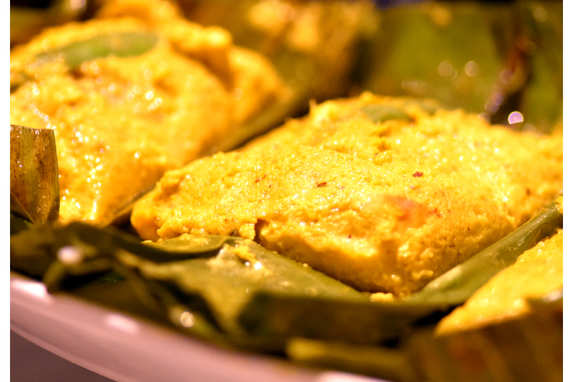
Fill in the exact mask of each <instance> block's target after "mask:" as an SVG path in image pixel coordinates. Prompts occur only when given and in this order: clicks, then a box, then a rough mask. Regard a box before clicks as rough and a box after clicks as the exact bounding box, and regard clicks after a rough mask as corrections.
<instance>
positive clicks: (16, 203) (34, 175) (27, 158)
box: [10, 125, 60, 223]
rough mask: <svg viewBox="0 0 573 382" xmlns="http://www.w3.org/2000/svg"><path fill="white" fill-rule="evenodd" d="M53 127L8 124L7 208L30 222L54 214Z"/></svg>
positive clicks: (57, 201)
mask: <svg viewBox="0 0 573 382" xmlns="http://www.w3.org/2000/svg"><path fill="white" fill-rule="evenodd" d="M59 206H60V191H59V183H58V159H57V156H56V141H55V137H54V131H53V130H49V129H31V128H27V127H22V126H16V125H11V126H10V210H11V211H13V212H14V213H16V214H18V215H20V216H22V217H24V218H25V219H27V220H29V221H31V222H33V223H45V222H49V221H54V220H56V219H57V218H58V210H59Z"/></svg>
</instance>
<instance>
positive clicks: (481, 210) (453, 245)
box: [131, 94, 562, 296]
mask: <svg viewBox="0 0 573 382" xmlns="http://www.w3.org/2000/svg"><path fill="white" fill-rule="evenodd" d="M532 156H533V157H534V158H535V160H534V161H532V160H531V158H532ZM561 188H562V140H561V137H560V136H558V135H553V136H541V135H538V134H525V133H524V134H520V133H516V132H512V131H510V130H508V129H507V128H504V127H502V126H490V125H488V124H487V123H486V122H485V121H484V120H483V119H481V118H480V117H478V116H476V115H470V114H466V113H463V112H462V111H459V110H457V111H446V110H441V109H439V108H436V107H435V105H432V104H431V103H428V102H417V101H413V100H409V99H393V98H385V97H378V96H375V95H372V94H363V95H362V96H361V97H358V98H355V99H346V100H338V101H329V102H325V103H323V104H321V105H318V106H314V107H313V108H312V110H311V112H310V115H309V116H308V117H306V118H303V119H298V120H293V121H290V122H288V123H287V124H286V125H285V126H284V127H282V128H279V129H277V130H275V131H274V132H272V133H270V134H268V135H267V136H265V137H263V138H260V139H259V140H257V141H255V142H253V143H251V144H250V145H249V146H247V147H246V148H245V149H243V150H240V151H237V152H232V153H227V154H217V155H215V156H212V157H210V158H206V159H201V160H198V161H195V162H193V163H191V164H189V165H188V166H186V167H184V168H182V169H179V170H174V171H170V172H168V173H166V174H165V175H164V177H163V178H162V179H161V181H159V183H158V184H157V185H156V187H155V189H154V190H153V191H152V192H151V193H150V194H148V195H147V196H146V197H145V198H143V199H142V200H140V201H139V202H138V203H137V204H136V205H135V208H134V211H133V214H132V217H131V221H132V224H133V226H134V227H135V229H136V230H137V231H138V233H139V234H140V235H141V236H142V237H143V238H146V239H152V240H156V239H158V238H169V237H174V236H178V235H180V234H183V233H194V234H222V235H228V234H232V235H239V236H242V237H245V238H249V239H253V240H255V241H257V242H259V243H261V244H262V245H263V246H264V247H266V248H269V249H273V250H276V251H278V252H279V253H281V254H283V255H286V256H290V257H292V258H294V259H296V260H299V261H302V262H305V263H308V264H310V265H311V266H312V267H314V268H315V269H318V270H320V271H323V272H325V273H327V274H329V275H331V276H333V277H335V278H337V279H339V280H342V281H344V282H346V283H348V284H350V285H353V286H355V287H357V288H358V289H361V290H366V291H377V292H391V293H393V294H395V295H399V296H403V295H407V294H409V293H412V292H414V291H416V290H418V289H420V288H421V287H423V286H424V285H425V284H427V283H428V282H429V281H430V280H432V279H434V278H436V277H437V276H439V275H440V274H442V273H444V272H445V271H447V270H448V269H450V268H451V267H453V266H454V265H456V264H458V263H460V262H462V261H464V260H466V259H468V258H470V257H471V256H472V255H474V254H475V253H477V252H478V251H479V250H481V249H483V248H485V247H486V246H488V245H490V244H492V243H493V242H495V241H496V240H498V239H500V238H501V237H502V236H504V235H505V234H507V233H509V232H511V231H512V230H513V229H515V228H516V227H517V226H518V225H520V224H521V223H523V222H524V221H526V220H527V219H529V218H530V217H531V216H532V215H533V214H535V213H536V212H537V211H538V210H539V209H541V208H542V207H543V206H544V205H546V204H548V203H549V202H550V201H551V200H552V199H553V198H555V197H556V196H557V195H558V193H559V192H560V190H561Z"/></svg>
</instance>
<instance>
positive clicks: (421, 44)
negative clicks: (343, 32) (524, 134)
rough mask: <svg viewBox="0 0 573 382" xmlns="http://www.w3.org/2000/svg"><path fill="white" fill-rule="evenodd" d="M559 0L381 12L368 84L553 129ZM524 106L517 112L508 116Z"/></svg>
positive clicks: (361, 70)
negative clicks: (515, 116) (512, 115)
mask: <svg viewBox="0 0 573 382" xmlns="http://www.w3.org/2000/svg"><path fill="white" fill-rule="evenodd" d="M562 7H563V5H562V2H560V1H543V2H542V1H528V2H511V3H510V4H508V3H505V4H499V3H498V4H493V3H490V4H484V3H478V2H445V1H441V2H431V3H425V4H411V5H409V6H407V7H394V8H391V9H385V10H380V11H377V12H376V17H377V22H376V27H375V28H374V32H373V35H372V36H371V37H370V38H369V39H368V40H367V41H366V42H365V44H364V49H362V51H361V55H360V57H359V63H358V65H357V69H356V73H357V76H356V82H357V83H358V86H359V87H360V88H362V89H366V90H370V91H373V92H375V93H380V94H387V95H394V96H417V97H432V98H435V99H437V100H438V101H440V102H441V103H442V104H443V105H444V106H446V107H449V108H458V107H459V108H463V109H465V110H468V111H471V112H475V113H482V114H483V115H484V116H485V117H487V118H488V119H490V121H492V122H493V123H504V124H511V125H512V126H513V127H514V128H516V129H528V130H536V131H540V132H550V131H552V129H553V128H554V125H555V123H556V122H558V121H559V120H560V119H561V118H562V103H563V101H562V100H563V96H562V89H563V86H562V77H563V64H562V52H563V34H562V17H563V16H562V15H563V9H562ZM512 112H519V113H520V114H517V117H518V118H517V119H516V118H509V117H510V114H511V113H512Z"/></svg>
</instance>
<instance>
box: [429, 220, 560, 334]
mask: <svg viewBox="0 0 573 382" xmlns="http://www.w3.org/2000/svg"><path fill="white" fill-rule="evenodd" d="M561 288H563V231H562V230H559V231H558V232H557V233H556V234H555V235H553V236H552V237H551V238H548V239H545V240H543V241H541V242H539V243H538V244H537V245H536V246H535V247H533V248H531V249H529V250H527V251H525V252H524V253H523V254H522V255H521V256H520V257H519V258H518V259H517V261H516V262H515V263H514V264H512V265H511V266H509V267H507V268H506V269H504V270H503V271H501V272H499V273H498V274H497V275H495V276H494V277H492V278H491V279H490V280H489V281H488V282H487V283H486V284H485V285H484V286H482V287H481V288H480V289H479V290H478V291H477V292H476V293H475V294H474V295H473V296H472V297H470V299H469V300H468V301H466V303H465V304H464V305H463V306H461V307H459V308H458V309H456V310H454V311H453V312H452V313H450V314H449V315H448V316H446V317H445V318H444V319H443V320H442V321H441V322H440V323H439V325H438V328H437V333H439V334H446V333H451V332H454V331H460V330H468V329H474V328H477V327H481V326H484V325H488V324H495V323H498V322H500V321H505V320H509V319H511V318H515V317H518V316H521V315H524V314H527V313H529V312H530V311H531V308H530V306H529V304H528V303H527V299H528V298H541V297H544V296H546V295H548V294H549V293H551V292H554V291H558V290H559V289H561Z"/></svg>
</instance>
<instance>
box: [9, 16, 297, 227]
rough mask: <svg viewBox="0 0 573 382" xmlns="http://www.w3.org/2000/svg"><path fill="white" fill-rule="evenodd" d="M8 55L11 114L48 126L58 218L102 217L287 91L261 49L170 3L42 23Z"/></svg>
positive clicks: (100, 220) (18, 121)
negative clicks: (165, 10) (155, 11)
mask: <svg viewBox="0 0 573 382" xmlns="http://www.w3.org/2000/svg"><path fill="white" fill-rule="evenodd" d="M10 65H11V68H10V74H11V95H10V120H11V123H12V124H15V125H22V126H26V127H31V128H46V129H54V130H55V136H56V147H57V154H58V167H59V182H60V194H61V203H60V206H61V208H60V221H61V222H69V221H72V220H82V221H88V222H92V223H95V224H99V225H104V224H108V223H109V222H110V221H111V220H113V218H114V216H115V215H116V214H117V213H118V212H119V211H121V210H122V209H123V208H124V207H125V206H126V205H129V204H130V202H132V201H133V200H134V199H136V198H137V197H138V196H140V195H141V194H142V193H144V192H146V191H148V190H149V189H150V188H151V187H152V186H153V184H154V183H155V182H156V181H157V180H158V179H159V177H160V176H161V175H162V174H163V172H164V171H166V170H167V169H172V168H177V167H180V166H182V165H184V164H186V163H187V162H189V161H190V160H192V159H194V158H196V157H198V156H200V155H204V154H206V153H208V152H211V151H212V150H213V149H214V147H216V146H217V144H218V142H220V141H221V140H222V138H223V137H226V136H227V135H228V134H233V133H234V132H235V131H236V130H239V129H240V128H241V126H242V125H243V124H244V123H245V122H247V121H249V120H250V119H251V118H254V117H255V116H256V115H257V114H258V113H260V112H261V111H262V110H264V109H265V108H266V107H267V106H268V105H269V104H272V103H273V102H275V101H277V100H278V99H280V98H281V97H283V96H285V94H286V93H285V91H286V90H285V88H284V86H283V83H282V81H281V79H280V78H279V77H278V76H277V74H276V73H275V72H274V69H273V68H272V66H271V65H270V63H268V62H267V61H266V60H265V59H264V58H262V57H261V56H259V55H257V54H255V53H252V52H250V51H247V50H244V49H241V48H237V47H235V46H233V45H232V41H231V37H230V35H229V34H228V33H227V32H226V31H224V30H222V29H220V28H203V27H200V26H197V25H195V24H192V23H189V22H187V21H184V20H183V19H180V18H178V17H177V15H176V14H174V15H173V18H172V19H167V18H164V19H162V20H159V21H153V22H152V21H150V20H139V19H135V18H116V19H103V20H92V21H89V22H85V23H71V24H67V25H65V26H62V27H58V28H53V29H49V30H46V31H45V32H44V33H42V34H41V35H39V36H37V37H36V38H35V39H33V40H32V41H31V42H30V43H28V44H27V45H24V46H21V47H18V48H16V49H14V50H13V51H12V52H11V57H10ZM245 100H246V101H245Z"/></svg>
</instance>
